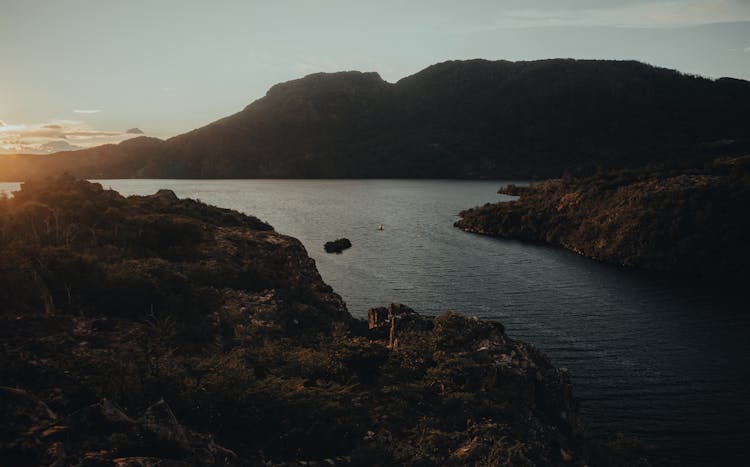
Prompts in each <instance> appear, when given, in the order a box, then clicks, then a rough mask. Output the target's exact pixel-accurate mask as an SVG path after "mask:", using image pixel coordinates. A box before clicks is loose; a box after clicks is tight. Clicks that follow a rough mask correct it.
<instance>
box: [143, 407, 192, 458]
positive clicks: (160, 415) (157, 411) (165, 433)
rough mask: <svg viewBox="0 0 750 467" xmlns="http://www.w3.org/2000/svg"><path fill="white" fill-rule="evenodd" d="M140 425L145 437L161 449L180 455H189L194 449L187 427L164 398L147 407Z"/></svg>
mask: <svg viewBox="0 0 750 467" xmlns="http://www.w3.org/2000/svg"><path fill="white" fill-rule="evenodd" d="M138 427H139V429H140V431H141V432H142V434H143V437H144V439H145V440H146V441H147V442H149V443H150V444H151V445H153V447H154V448H156V449H158V450H159V451H166V452H169V453H173V454H176V455H179V456H188V455H189V454H190V453H191V451H192V450H191V448H190V441H189V440H188V437H187V432H186V430H185V427H183V426H182V425H180V424H179V422H178V421H177V417H175V416H174V413H173V412H172V409H171V408H170V407H169V405H168V404H167V403H166V402H165V401H164V399H162V400H160V401H159V402H157V403H156V404H154V405H152V406H151V407H149V408H148V409H146V412H145V413H144V414H143V415H142V416H141V417H140V418H139V419H138Z"/></svg>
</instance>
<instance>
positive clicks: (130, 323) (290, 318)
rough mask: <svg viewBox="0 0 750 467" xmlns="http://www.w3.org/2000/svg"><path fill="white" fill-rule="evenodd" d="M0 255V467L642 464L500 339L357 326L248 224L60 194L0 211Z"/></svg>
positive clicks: (445, 323)
mask: <svg viewBox="0 0 750 467" xmlns="http://www.w3.org/2000/svg"><path fill="white" fill-rule="evenodd" d="M0 239H1V240H2V242H1V243H0V253H2V255H3V258H4V261H3V262H2V264H0V344H2V345H1V346H0V381H2V387H0V412H1V414H2V420H3V424H2V430H1V431H0V459H2V460H3V461H4V462H9V463H11V464H12V465H18V466H23V465H55V466H61V465H74V466H99V465H116V466H123V467H124V466H155V465H160V466H186V465H205V466H219V465H278V466H282V465H319V466H323V465H506V464H509V465H648V463H647V461H646V460H645V459H643V450H642V449H641V447H640V445H638V444H637V443H630V442H625V443H624V444H623V442H622V441H620V442H617V443H610V444H600V443H595V442H593V441H591V440H589V439H588V438H587V436H586V432H585V430H584V428H583V425H582V423H581V422H580V421H579V420H578V417H577V408H576V403H575V400H574V398H573V396H572V387H571V383H570V377H569V375H568V373H567V371H565V370H564V369H558V368H555V367H554V366H553V365H552V364H551V363H550V361H549V360H548V359H547V358H546V357H545V355H544V354H543V353H542V352H541V351H539V350H538V349H536V348H535V347H534V346H532V345H530V344H527V343H524V342H521V341H517V340H514V339H511V338H510V337H509V336H507V335H506V334H505V331H504V328H503V326H502V325H501V324H499V323H496V322H491V321H482V320H477V319H472V318H467V317H463V316H461V315H459V314H456V313H451V312H446V313H444V314H442V315H440V316H437V317H427V316H422V315H419V314H418V313H417V312H415V311H414V310H412V309H410V308H408V307H407V306H405V305H399V304H391V305H389V306H388V307H384V308H373V309H371V310H369V312H368V321H367V322H365V321H362V320H358V319H355V318H354V317H352V316H351V315H350V314H349V312H348V310H347V309H346V305H345V304H344V302H343V300H342V299H341V297H339V296H338V295H337V294H336V293H334V292H333V291H332V290H331V288H330V287H329V286H328V285H326V284H325V283H324V282H323V280H322V279H321V277H320V275H319V273H318V271H317V270H316V268H315V263H314V261H313V260H312V259H311V258H309V256H308V255H307V253H306V251H305V249H304V247H303V246H302V244H301V243H300V242H299V241H297V240H296V239H293V238H291V237H287V236H284V235H281V234H278V233H277V232H275V231H274V230H273V229H272V228H271V227H270V226H269V225H267V224H265V223H263V222H261V221H260V220H258V219H256V218H254V217H251V216H246V215H243V214H240V213H237V212H233V211H229V210H225V209H219V208H215V207H211V206H207V205H204V204H202V203H200V202H196V201H192V200H180V199H178V198H177V197H176V196H174V193H171V192H169V191H162V192H160V193H158V194H156V195H153V196H145V197H137V196H134V197H129V198H124V197H122V196H120V195H119V194H118V193H116V192H113V191H110V190H104V189H103V188H102V187H101V186H100V185H98V184H92V183H89V182H85V181H81V180H76V179H73V178H70V177H59V178H56V179H52V180H47V181H45V182H36V183H26V184H24V185H23V186H22V188H21V190H20V191H19V192H17V193H16V194H15V196H14V197H13V198H11V199H3V200H0Z"/></svg>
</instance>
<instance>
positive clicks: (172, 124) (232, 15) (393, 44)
mask: <svg viewBox="0 0 750 467" xmlns="http://www.w3.org/2000/svg"><path fill="white" fill-rule="evenodd" d="M0 47H1V49H0V51H1V52H0V152H32V151H33V152H51V151H54V150H60V149H65V148H69V147H87V146H92V145H96V144H103V143H107V142H117V141H121V140H122V139H124V138H126V137H131V136H133V135H134V134H135V133H130V134H128V133H125V131H126V130H128V129H132V128H138V129H141V130H142V131H143V132H144V133H145V134H147V135H150V136H157V137H162V138H163V137H169V136H174V135H176V134H179V133H182V132H184V131H188V130H190V129H193V128H196V127H199V126H202V125H204V124H206V123H209V122H211V121H213V120H216V119H218V118H221V117H224V116H226V115H229V114H232V113H234V112H237V111H238V110H241V109H242V108H243V107H245V106H246V105H247V104H249V103H250V102H252V101H253V100H255V99H257V98H259V97H262V96H263V95H264V94H265V92H266V90H267V89H268V88H269V87H270V86H271V85H273V84H275V83H278V82H281V81H287V80H290V79H294V78H299V77H302V76H304V75H306V74H309V73H313V72H317V71H339V70H361V71H377V72H379V73H380V75H381V76H382V77H383V78H384V79H386V80H388V81H391V82H394V81H397V80H398V79H400V78H403V77H404V76H407V75H410V74H412V73H415V72H417V71H419V70H420V69H422V68H424V67H426V66H428V65H431V64H433V63H436V62H440V61H444V60H450V59H469V58H486V59H491V60H497V59H507V60H534V59H541V58H556V57H572V58H599V59H635V60H640V61H643V62H647V63H651V64H654V65H659V66H664V67H668V68H675V69H678V70H680V71H683V72H686V73H694V74H700V75H703V76H708V77H714V78H716V77H721V76H731V77H736V78H743V79H750V0H672V1H641V0H620V1H616V0H572V1H563V0H507V1H505V0H477V1H471V0H463V1H458V0H456V1H450V2H447V1H440V0H424V1H422V0H414V1H408V0H401V1H389V0H379V1H372V0H368V1H354V0H349V1H344V0H326V1H323V0H317V1H316V0H306V1H302V0H299V1H283V0H276V1H273V2H272V1H266V2H260V1H252V0H243V1H240V0H237V1H228V0H227V1H221V0H214V1H208V0H203V1H194V0H149V1H142V0H127V1H125V0H119V1H111V0H66V1H61V0H48V1H40V0H0ZM136 133H137V132H136Z"/></svg>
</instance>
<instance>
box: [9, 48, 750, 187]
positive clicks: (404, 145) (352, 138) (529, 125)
mask: <svg viewBox="0 0 750 467" xmlns="http://www.w3.org/2000/svg"><path fill="white" fill-rule="evenodd" d="M748 107H750V83H748V82H746V81H743V80H735V79H729V78H722V79H719V80H709V79H705V78H700V77H696V76H689V75H683V74H681V73H679V72H676V71H673V70H667V69H663V68H657V67H653V66H649V65H645V64H643V63H638V62H632V61H606V60H569V59H557V60H540V61H529V62H509V61H486V60H469V61H451V62H445V63H439V64H436V65H433V66H430V67H428V68H426V69H424V70H422V71H420V72H418V73H416V74H414V75H412V76H408V77H406V78H404V79H402V80H400V81H398V82H397V83H395V84H391V83H387V82H385V81H383V80H382V79H381V78H380V76H378V75H377V73H359V72H343V73H332V74H326V73H318V74H313V75H310V76H307V77H305V78H302V79H298V80H294V81H289V82H286V83H282V84H278V85H275V86H273V87H272V88H271V89H270V90H269V91H268V93H267V94H266V96H265V97H263V98H261V99H258V100H257V101H255V102H253V103H252V104H250V105H249V106H247V107H246V108H245V109H244V110H242V111H241V112H239V113H237V114H235V115H231V116H229V117H226V118H224V119H221V120H219V121H216V122H214V123H211V124H209V125H207V126H205V127H202V128H199V129H197V130H194V131H191V132H189V133H185V134H183V135H179V136H177V137H174V138H171V139H169V140H166V141H161V140H157V139H153V138H145V137H139V138H135V139H133V140H130V141H126V142H124V143H122V144H120V145H116V146H102V147H98V148H94V149H90V150H84V151H76V152H68V153H60V154H56V155H53V156H51V157H50V156H5V157H0V179H4V180H26V179H28V178H29V177H31V176H38V175H40V174H56V173H60V172H61V171H64V170H65V171H68V172H70V173H74V174H76V175H78V176H81V177H86V178H129V177H145V178H266V177H268V178H273V177H281V178H296V177H299V178H317V177H323V178H325V177H334V178H335V177H343V178H347V177H355V178H357V177H363V178H369V177H374V178H378V177H419V178H422V177H448V178H453V177H465V178H492V177H495V178H506V179H507V178H512V177H522V178H531V177H548V176H559V175H561V174H562V173H563V171H564V170H566V169H570V170H574V171H576V173H579V174H586V173H589V174H590V173H592V172H593V171H594V170H596V168H597V167H609V168H622V167H636V166H638V165H643V164H647V163H651V162H655V161H664V160H671V159H677V158H686V157H690V158H692V157H703V156H705V155H716V154H736V153H738V151H746V150H747V148H748V146H749V145H750V133H749V131H750V130H748V128H750V122H749V121H748V116H747V112H746V111H745V109H747V108H748Z"/></svg>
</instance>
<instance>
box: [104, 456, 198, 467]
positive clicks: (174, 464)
mask: <svg viewBox="0 0 750 467" xmlns="http://www.w3.org/2000/svg"><path fill="white" fill-rule="evenodd" d="M112 465H114V467H157V466H158V467H188V466H190V465H193V464H190V463H188V462H183V461H176V460H171V459H160V458H158V457H118V458H117V459H112Z"/></svg>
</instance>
